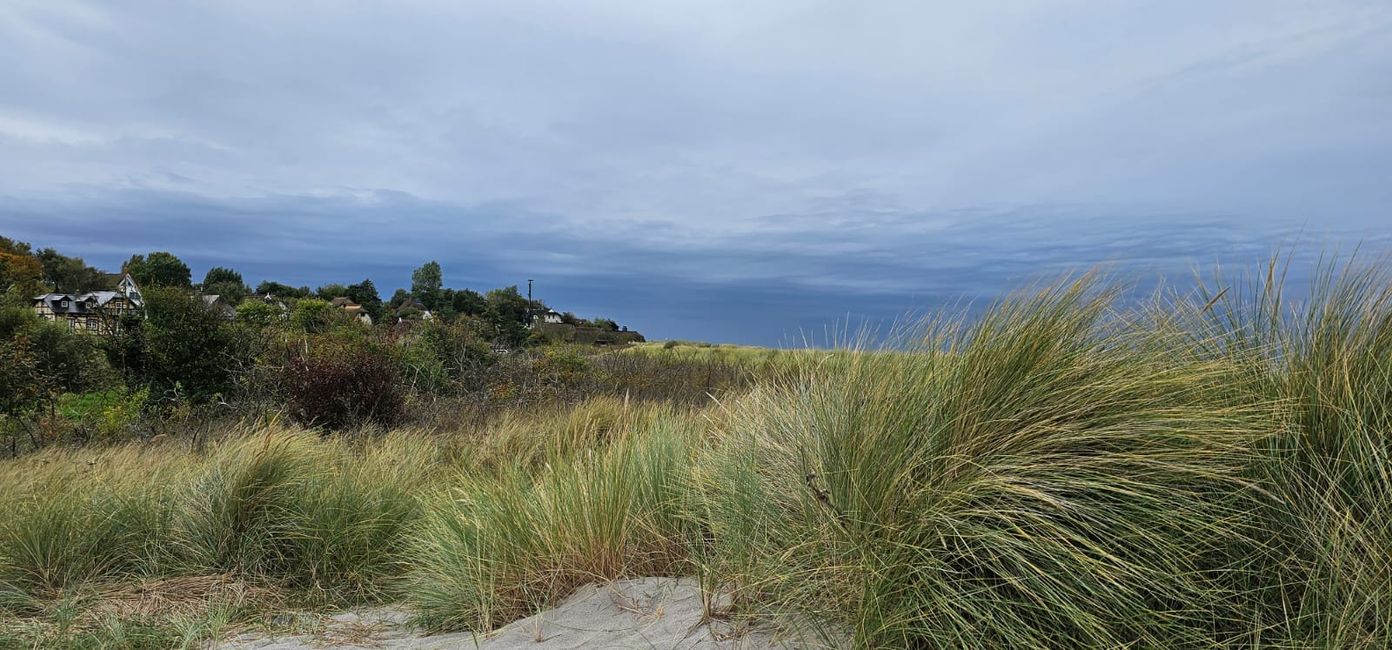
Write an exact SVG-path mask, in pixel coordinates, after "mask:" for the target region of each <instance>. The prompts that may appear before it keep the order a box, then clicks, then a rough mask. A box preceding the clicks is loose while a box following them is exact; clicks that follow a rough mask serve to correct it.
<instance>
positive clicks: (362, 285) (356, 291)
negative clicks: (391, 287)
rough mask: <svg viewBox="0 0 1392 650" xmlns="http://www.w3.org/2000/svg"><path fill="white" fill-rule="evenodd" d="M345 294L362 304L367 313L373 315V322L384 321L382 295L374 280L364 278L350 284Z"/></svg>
mask: <svg viewBox="0 0 1392 650" xmlns="http://www.w3.org/2000/svg"><path fill="white" fill-rule="evenodd" d="M344 295H346V296H348V299H349V300H352V301H353V302H356V303H358V304H359V305H362V307H363V310H364V311H366V312H367V315H368V316H371V317H372V322H374V323H380V322H382V315H383V313H382V312H383V309H382V297H381V296H379V295H377V286H376V285H374V284H372V280H370V279H363V281H362V282H359V283H357V284H350V285H348V289H347V293H345V294H344Z"/></svg>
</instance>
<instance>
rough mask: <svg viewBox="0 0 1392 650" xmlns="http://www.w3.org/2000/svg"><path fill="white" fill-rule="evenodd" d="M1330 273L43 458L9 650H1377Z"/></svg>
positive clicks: (1346, 271) (1385, 309)
mask: <svg viewBox="0 0 1392 650" xmlns="http://www.w3.org/2000/svg"><path fill="white" fill-rule="evenodd" d="M1331 268H1332V270H1330V271H1329V272H1327V273H1326V274H1324V275H1322V276H1320V279H1319V282H1317V283H1316V284H1317V289H1316V290H1315V291H1314V293H1313V295H1312V296H1310V297H1309V299H1308V300H1304V301H1300V302H1298V303H1297V302H1293V301H1291V300H1289V299H1288V298H1287V297H1286V296H1283V295H1282V291H1281V283H1280V280H1279V273H1278V272H1277V269H1275V268H1274V267H1273V269H1271V272H1270V273H1268V274H1267V276H1266V277H1258V278H1257V279H1256V280H1255V281H1254V282H1245V281H1229V280H1225V279H1219V280H1218V281H1216V282H1215V283H1214V286H1213V288H1211V289H1203V290H1201V291H1199V292H1197V293H1195V294H1192V295H1185V296H1161V297H1159V298H1157V299H1156V300H1154V301H1152V302H1148V303H1146V304H1143V305H1140V306H1122V305H1120V304H1118V302H1117V300H1116V295H1117V290H1116V289H1115V288H1114V287H1111V286H1109V285H1108V284H1106V283H1105V282H1102V281H1099V280H1097V279H1095V278H1092V277H1085V278H1083V279H1081V280H1079V281H1077V282H1071V283H1064V284H1059V285H1055V286H1050V287H1045V288H1043V289H1038V290H1033V291H1029V292H1024V293H1021V294H1018V295H1016V296H1014V297H1012V298H1010V299H1008V300H1005V301H1002V302H1001V303H1000V304H998V305H996V306H995V307H993V308H992V309H991V310H989V311H988V312H987V313H986V314H985V315H984V316H982V317H980V318H976V319H973V320H971V321H970V322H967V321H961V320H953V319H951V318H942V319H938V320H936V321H933V322H931V323H929V324H927V325H925V326H924V327H923V328H922V330H921V331H918V332H916V335H915V336H914V337H913V338H912V341H913V343H912V344H910V345H907V346H905V347H904V348H902V349H896V350H895V351H893V352H883V353H872V352H870V351H867V350H857V349H855V348H854V347H852V348H850V349H846V350H841V351H837V352H833V353H812V352H799V353H776V352H762V351H754V350H746V349H732V350H731V351H726V352H721V351H720V350H721V349H720V348H700V347H696V346H690V345H673V346H664V345H661V344H657V345H648V346H644V347H642V348H640V349H638V350H633V351H629V352H626V353H625V354H644V355H656V356H661V355H673V356H674V357H678V358H679V357H680V355H695V354H706V355H710V354H724V355H726V357H727V360H729V361H731V362H732V363H747V364H767V365H766V366H765V367H763V368H762V370H761V376H765V377H773V379H769V380H766V381H763V382H761V383H760V384H759V385H757V386H755V387H753V388H752V389H751V390H749V391H747V392H744V393H742V394H739V395H732V396H725V397H724V398H722V400H721V401H720V402H718V403H716V404H715V405H713V406H708V407H704V408H691V407H687V406H666V405H662V404H653V403H650V402H644V403H641V404H640V403H638V402H633V403H629V402H627V401H625V400H623V399H616V398H603V399H594V400H590V401H587V402H584V403H582V404H580V405H579V406H577V407H574V408H566V409H562V408H557V409H552V410H547V409H542V410H540V411H535V412H527V413H522V412H513V413H508V414H505V415H504V416H502V417H499V418H496V419H494V420H492V421H490V422H489V423H488V424H487V425H486V426H481V427H474V428H470V429H468V430H466V431H460V432H457V433H454V434H441V433H431V434H425V433H421V432H412V431H396V432H393V433H391V434H387V435H384V436H357V437H351V436H350V437H329V438H324V437H321V436H319V435H318V434H317V433H315V432H306V431H299V430H293V429H288V428H283V427H278V426H270V427H262V428H257V429H248V430H242V431H233V432H228V433H227V435H225V436H223V437H222V439H221V440H220V441H218V442H216V443H214V444H212V445H211V446H210V447H209V448H207V449H205V450H202V451H199V452H195V451H191V450H189V449H188V447H187V446H186V445H184V444H182V443H181V442H180V441H169V442H164V443H161V444H150V445H129V446H121V447H107V448H86V449H66V450H48V451H44V452H41V453H37V454H33V455H30V456H27V457H24V458H21V459H18V460H15V461H11V462H8V463H6V464H5V465H4V466H3V467H2V468H0V512H4V513H5V516H4V517H3V518H0V648H3V647H11V646H12V647H33V646H34V645H40V646H44V645H57V646H63V645H67V646H76V647H81V646H84V645H91V646H93V647H100V646H103V644H104V645H105V646H109V647H167V646H170V645H178V644H180V643H185V642H187V643H193V642H196V640H198V639H200V638H204V637H207V636H209V635H215V634H217V633H219V630H222V629H226V628H227V626H229V625H235V624H238V622H241V621H248V620H258V619H262V618H264V615H265V612H268V611H280V610H283V609H286V608H303V607H308V608H314V607H319V608H331V607H341V606H344V605H348V604H354V603H364V602H378V601H404V602H405V603H407V604H408V605H409V606H411V607H413V608H414V609H415V610H416V611H417V612H418V613H419V615H420V617H421V621H422V622H424V623H425V624H427V625H429V626H431V627H433V628H435V629H478V630H485V629H489V628H492V627H496V626H498V625H500V624H503V623H506V622H508V621H510V620H513V619H515V618H518V617H521V616H525V615H528V614H531V613H533V612H535V611H537V610H538V609H540V608H543V607H545V606H547V605H548V604H551V603H554V602H556V601H557V600H558V599H560V598H562V597H564V596H565V595H566V594H567V593H568V592H569V591H570V590H572V589H573V588H575V587H576V586H578V585H579V584H582V583H584V582H587V581H593V580H604V579H611V578H618V577H627V576H639V575H696V576H699V577H700V578H701V579H702V581H703V584H706V585H707V586H708V587H709V588H710V589H711V590H713V591H714V590H722V591H728V592H731V593H733V596H734V600H733V602H734V607H733V610H732V611H731V612H727V613H728V614H730V615H734V616H747V617H755V618H759V617H805V618H808V619H810V620H813V621H817V622H820V623H822V624H825V625H827V626H828V627H829V628H834V629H837V630H842V631H845V632H848V633H850V634H851V635H852V636H853V638H854V640H855V642H856V644H857V645H860V646H866V647H1007V646H1022V647H1078V646H1083V647H1115V646H1133V647H1157V646H1159V647H1298V648H1305V647H1368V648H1379V647H1389V646H1392V464H1389V459H1388V455H1389V453H1392V278H1389V277H1387V276H1386V275H1385V274H1384V272H1382V271H1381V270H1380V267H1378V266H1376V265H1373V266H1363V267H1360V266H1356V265H1353V266H1350V265H1345V266H1341V267H1337V268H1333V267H1331ZM180 580H182V581H201V582H199V583H198V584H202V585H204V588H202V589H186V591H190V592H194V593H195V594H196V595H195V596H194V597H192V598H188V597H186V598H184V602H180V603H177V604H178V605H179V606H178V607H175V606H174V604H171V602H169V601H171V600H177V599H173V597H172V596H171V598H169V599H163V600H161V599H158V598H156V599H147V600H152V601H157V602H152V603H145V602H144V601H140V602H141V603H144V606H143V607H126V608H116V607H111V606H109V603H112V602H126V601H128V600H129V599H130V598H129V594H130V592H131V590H132V589H133V585H141V589H143V590H144V591H141V592H140V593H155V592H159V591H160V589H161V585H168V584H171V583H172V582H173V581H180ZM186 586H187V585H186ZM123 598H125V599H126V600H122V599H123ZM189 601H196V602H189Z"/></svg>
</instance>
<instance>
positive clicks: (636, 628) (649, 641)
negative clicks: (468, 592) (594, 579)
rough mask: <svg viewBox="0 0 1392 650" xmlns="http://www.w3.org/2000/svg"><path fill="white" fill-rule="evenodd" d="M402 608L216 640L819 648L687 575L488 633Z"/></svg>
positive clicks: (541, 649)
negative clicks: (437, 628)
mask: <svg viewBox="0 0 1392 650" xmlns="http://www.w3.org/2000/svg"><path fill="white" fill-rule="evenodd" d="M408 620H409V615H408V614H406V613H405V612H403V611H401V610H398V609H392V608H380V609H373V610H365V611H361V612H353V613H346V614H340V615H338V616H335V617H333V618H332V619H331V620H330V621H329V623H328V625H327V626H326V627H325V629H324V630H323V631H322V632H319V633H316V634H312V635H296V636H280V637H276V636H271V635H267V634H264V633H248V634H243V635H240V636H237V637H234V638H232V639H229V640H227V641H225V642H223V643H221V644H218V645H216V646H214V647H215V648H219V649H222V650H252V649H256V650H301V649H307V648H359V647H368V648H396V649H407V648H409V649H411V650H427V649H429V650H434V649H444V648H483V649H487V650H512V649H521V648H528V649H531V650H564V649H570V648H576V649H578V648H660V649H663V650H667V649H673V650H696V649H699V648H722V649H724V648H729V649H734V648H749V649H754V648H819V647H832V646H830V645H829V644H826V643H824V642H820V641H818V640H817V639H816V637H814V636H813V635H810V634H806V633H802V634H796V633H787V632H778V631H775V630H773V629H771V628H764V627H752V628H751V627H739V626H736V625H735V624H732V623H729V622H726V621H720V620H713V621H705V620H704V617H703V615H702V604H701V590H700V589H699V588H698V586H697V584H696V581H695V580H693V579H690V578H679V579H678V578H637V579H633V580H620V581H617V582H614V583H611V584H607V585H597V584H590V585H586V586H584V587H581V588H580V589H579V590H578V591H576V592H575V594H573V595H572V596H571V597H570V598H567V599H566V600H565V601H564V602H563V603H561V604H560V605H558V606H557V607H555V608H553V609H550V610H547V611H545V612H542V613H540V614H537V615H535V616H531V617H528V618H525V619H522V620H520V621H516V622H513V623H512V624H510V625H507V626H505V627H503V628H502V629H499V630H497V631H494V632H493V633H491V634H488V635H486V636H481V635H475V634H473V633H470V632H463V633H454V634H437V635H425V634H422V633H420V632H419V631H417V630H414V629H412V628H411V626H410V625H409V623H408Z"/></svg>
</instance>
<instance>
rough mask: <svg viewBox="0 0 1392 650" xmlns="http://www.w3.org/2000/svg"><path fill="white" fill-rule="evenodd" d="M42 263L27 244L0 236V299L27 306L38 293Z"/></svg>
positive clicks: (8, 302)
mask: <svg viewBox="0 0 1392 650" xmlns="http://www.w3.org/2000/svg"><path fill="white" fill-rule="evenodd" d="M41 280H43V264H42V263H41V262H39V258H37V257H34V254H33V252H32V251H31V250H30V248H29V244H26V243H24V242H21V241H15V240H13V239H8V238H6V237H0V301H3V303H5V304H9V305H13V306H22V307H27V306H29V301H30V300H31V299H32V298H33V297H34V296H35V295H36V294H38V293H40V289H41V287H40V281H41Z"/></svg>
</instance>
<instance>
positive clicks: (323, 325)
mask: <svg viewBox="0 0 1392 650" xmlns="http://www.w3.org/2000/svg"><path fill="white" fill-rule="evenodd" d="M351 320H352V319H351V317H349V316H348V313H347V312H345V311H343V310H342V309H339V308H337V307H335V306H333V305H331V304H329V303H328V302H326V301H323V300H319V299H318V298H304V299H301V300H297V301H295V308H294V309H293V310H292V311H291V312H290V324H291V325H293V326H295V327H296V328H298V329H299V330H300V331H303V332H306V333H309V334H317V333H320V332H327V331H328V330H330V329H331V328H333V327H334V326H335V325H344V324H347V323H348V322H349V321H351Z"/></svg>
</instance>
